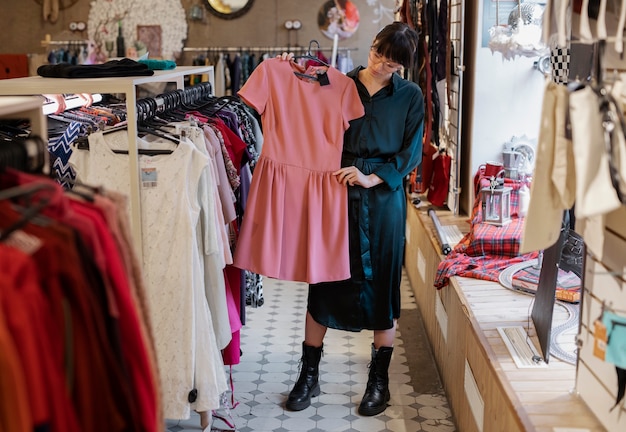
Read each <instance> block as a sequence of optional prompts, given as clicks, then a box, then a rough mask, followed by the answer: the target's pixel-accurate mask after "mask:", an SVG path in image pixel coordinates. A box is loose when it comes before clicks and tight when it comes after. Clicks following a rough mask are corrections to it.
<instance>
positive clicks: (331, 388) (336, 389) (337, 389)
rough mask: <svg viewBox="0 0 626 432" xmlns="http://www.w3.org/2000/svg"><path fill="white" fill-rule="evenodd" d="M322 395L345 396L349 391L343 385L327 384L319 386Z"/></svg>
mask: <svg viewBox="0 0 626 432" xmlns="http://www.w3.org/2000/svg"><path fill="white" fill-rule="evenodd" d="M321 387H322V393H324V394H340V395H343V394H346V393H347V392H349V391H350V386H349V385H347V384H345V383H327V382H324V383H322V384H321Z"/></svg>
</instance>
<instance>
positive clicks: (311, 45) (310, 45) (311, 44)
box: [309, 39, 321, 54]
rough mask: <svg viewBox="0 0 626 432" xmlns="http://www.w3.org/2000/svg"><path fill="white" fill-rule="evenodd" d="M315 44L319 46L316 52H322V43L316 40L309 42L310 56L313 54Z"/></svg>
mask: <svg viewBox="0 0 626 432" xmlns="http://www.w3.org/2000/svg"><path fill="white" fill-rule="evenodd" d="M313 44H315V45H317V50H316V51H320V50H321V46H320V43H319V42H318V41H317V40H315V39H311V40H310V41H309V54H310V53H312V52H313V49H312V47H313Z"/></svg>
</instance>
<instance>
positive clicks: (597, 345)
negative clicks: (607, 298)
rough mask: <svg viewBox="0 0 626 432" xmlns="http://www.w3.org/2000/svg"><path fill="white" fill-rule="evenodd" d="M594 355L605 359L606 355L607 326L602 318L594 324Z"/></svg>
mask: <svg viewBox="0 0 626 432" xmlns="http://www.w3.org/2000/svg"><path fill="white" fill-rule="evenodd" d="M593 335H594V341H593V355H594V356H596V357H598V358H599V359H600V360H604V357H605V355H606V341H607V338H606V326H605V325H604V324H603V323H602V321H600V320H596V322H595V323H594V324H593Z"/></svg>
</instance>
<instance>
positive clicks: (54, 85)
mask: <svg viewBox="0 0 626 432" xmlns="http://www.w3.org/2000/svg"><path fill="white" fill-rule="evenodd" d="M192 74H208V75H209V82H214V81H215V75H214V72H213V66H178V67H176V69H172V70H160V71H155V73H154V75H153V76H139V77H133V76H131V77H108V78H97V79H94V78H83V79H59V78H46V77H41V76H31V77H25V78H13V79H7V80H0V95H7V96H16V95H41V94H49V93H51V94H55V93H56V94H59V93H63V94H65V93H119V94H124V95H125V100H126V113H127V118H128V119H129V121H128V137H129V143H128V151H129V154H131V155H134V156H135V157H129V158H128V165H129V166H128V175H129V183H130V190H129V197H130V213H131V228H132V236H133V242H134V243H135V248H136V250H137V254H138V256H139V258H140V259H142V257H143V247H142V225H141V202H140V182H139V179H140V177H139V174H140V173H139V165H138V158H137V157H136V156H137V155H138V152H137V123H136V121H135V120H136V119H137V109H136V104H135V102H136V92H137V87H139V86H141V85H142V84H150V83H157V82H161V83H163V82H169V83H175V84H176V87H177V88H179V89H183V88H185V79H184V78H185V76H186V75H192ZM39 103H40V104H41V98H39ZM38 112H39V115H40V116H41V117H44V116H43V112H42V109H41V105H39V108H38ZM42 124H43V125H45V124H46V123H45V122H44V121H42ZM44 133H45V135H40V136H44V137H45V140H47V138H48V137H47V131H45V132H44Z"/></svg>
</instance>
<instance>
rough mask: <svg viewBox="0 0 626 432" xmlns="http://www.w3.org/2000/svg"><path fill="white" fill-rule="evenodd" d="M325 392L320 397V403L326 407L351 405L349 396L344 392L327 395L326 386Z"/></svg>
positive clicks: (325, 387)
mask: <svg viewBox="0 0 626 432" xmlns="http://www.w3.org/2000/svg"><path fill="white" fill-rule="evenodd" d="M323 390H324V391H323V392H322V394H321V395H320V396H319V402H320V403H323V404H324V405H345V404H349V403H350V397H349V396H347V395H346V394H345V393H344V392H334V393H327V392H326V391H328V388H327V386H324V389H323ZM348 390H349V389H348ZM320 408H321V407H320Z"/></svg>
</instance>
